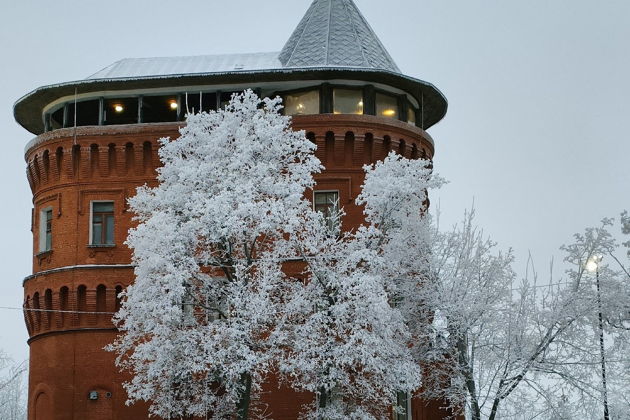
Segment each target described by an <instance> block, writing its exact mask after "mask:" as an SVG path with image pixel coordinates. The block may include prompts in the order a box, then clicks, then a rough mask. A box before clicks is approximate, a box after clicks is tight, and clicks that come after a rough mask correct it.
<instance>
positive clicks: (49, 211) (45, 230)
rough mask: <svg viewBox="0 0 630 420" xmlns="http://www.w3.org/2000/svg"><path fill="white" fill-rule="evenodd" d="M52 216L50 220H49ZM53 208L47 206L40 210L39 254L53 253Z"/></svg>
mask: <svg viewBox="0 0 630 420" xmlns="http://www.w3.org/2000/svg"><path fill="white" fill-rule="evenodd" d="M48 215H50V219H48ZM52 221H53V207H52V206H46V207H44V208H41V209H40V210H39V241H38V242H39V247H38V248H39V253H40V254H42V253H45V252H50V251H52ZM49 238H50V243H49Z"/></svg>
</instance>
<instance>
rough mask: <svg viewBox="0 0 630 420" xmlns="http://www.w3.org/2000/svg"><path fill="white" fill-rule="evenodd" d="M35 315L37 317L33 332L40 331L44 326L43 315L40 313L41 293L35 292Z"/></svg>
mask: <svg viewBox="0 0 630 420" xmlns="http://www.w3.org/2000/svg"><path fill="white" fill-rule="evenodd" d="M33 309H34V310H33V314H34V315H35V316H34V318H35V322H34V327H35V328H33V330H35V331H39V329H40V328H41V325H42V313H41V311H40V309H41V307H40V306H39V292H35V294H33Z"/></svg>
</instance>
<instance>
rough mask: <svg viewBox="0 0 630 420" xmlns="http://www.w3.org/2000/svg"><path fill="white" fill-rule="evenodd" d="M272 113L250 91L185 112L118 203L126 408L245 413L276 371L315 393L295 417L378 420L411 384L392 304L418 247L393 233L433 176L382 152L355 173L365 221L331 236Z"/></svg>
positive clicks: (307, 161) (301, 156)
mask: <svg viewBox="0 0 630 420" xmlns="http://www.w3.org/2000/svg"><path fill="white" fill-rule="evenodd" d="M280 106H281V105H280V100H279V99H274V100H270V99H264V100H262V101H261V100H259V99H258V98H257V97H256V96H255V95H254V94H253V93H252V92H250V91H248V92H245V93H244V94H242V95H239V96H235V97H234V98H233V99H232V101H231V102H230V105H229V106H228V107H227V109H225V110H219V111H217V112H210V113H207V114H206V113H202V114H197V115H189V116H188V118H187V125H186V127H184V128H182V129H181V130H180V134H181V136H180V137H179V138H178V139H177V140H175V141H171V140H170V139H162V141H161V142H162V147H161V148H160V152H159V153H160V158H161V160H162V162H163V167H162V168H160V169H159V171H158V185H157V186H156V187H154V188H148V187H143V188H141V189H139V191H138V194H137V195H136V196H135V197H134V198H133V199H131V200H130V205H131V208H132V210H133V211H134V212H135V213H136V214H137V220H138V222H139V224H138V227H137V228H135V229H132V230H131V231H130V233H129V237H128V241H127V243H128V244H129V246H130V247H131V248H132V249H133V251H134V253H133V262H134V264H135V265H136V268H135V274H136V281H135V282H134V284H133V285H132V286H130V287H129V288H128V289H127V290H126V292H125V294H124V297H125V299H124V300H123V305H122V308H121V310H120V312H119V313H118V315H117V317H116V319H117V321H118V325H119V327H120V329H121V332H122V334H121V335H120V337H119V338H118V339H117V341H116V342H115V343H114V344H113V345H112V346H111V348H112V349H113V350H115V351H116V352H117V353H118V358H117V363H118V365H119V366H120V367H121V368H123V369H127V370H129V371H130V372H131V373H132V374H133V379H132V380H131V381H130V382H129V383H127V384H126V385H125V386H126V389H127V392H128V394H129V400H130V402H134V401H138V400H143V401H149V402H150V404H151V406H150V407H151V408H150V409H151V412H152V413H153V414H156V415H159V416H161V417H165V418H172V417H177V416H184V415H209V416H212V418H217V419H218V418H225V417H226V416H232V415H234V413H236V414H237V416H238V417H239V418H242V419H244V418H247V417H248V416H249V415H251V414H252V413H253V412H254V411H255V410H252V407H250V402H251V401H255V400H256V398H257V396H258V394H259V391H260V387H261V384H262V383H264V382H265V380H266V379H267V378H268V376H269V374H270V373H274V374H277V375H280V379H281V381H283V382H284V383H286V384H287V385H289V386H290V387H292V388H294V389H296V390H300V391H310V392H312V393H313V395H314V396H315V399H314V402H313V404H312V405H311V406H309V407H304V410H303V414H304V417H306V418H318V419H319V418H324V419H330V420H333V419H347V418H356V419H380V418H383V417H384V416H389V415H390V412H391V409H392V407H393V406H395V405H396V394H397V393H399V392H404V393H410V392H412V391H414V390H416V389H417V388H418V387H419V386H420V376H421V375H420V368H419V365H418V364H417V362H416V360H415V359H414V357H413V351H412V348H413V343H414V342H415V341H416V338H415V337H414V336H413V334H412V331H411V330H410V328H409V318H408V316H407V314H406V312H405V311H403V310H402V300H403V299H402V297H403V296H404V295H405V293H406V292H405V288H409V286H410V284H412V283H413V287H415V286H418V284H419V283H418V281H419V280H418V277H417V276H416V277H412V276H407V277H408V278H409V279H412V280H411V281H409V280H405V279H406V278H405V277H404V276H401V275H399V273H398V272H397V270H398V268H400V267H403V266H405V264H406V263H405V262H404V261H403V260H404V258H403V259H401V257H402V254H401V255H398V252H399V251H400V249H401V247H404V244H403V242H404V241H407V242H408V243H409V244H411V242H413V241H415V242H414V243H415V244H417V245H420V244H422V245H423V246H426V240H425V239H423V235H424V233H425V231H423V230H417V229H415V230H414V231H412V232H409V231H407V229H408V228H409V227H412V225H413V224H414V223H418V224H423V223H425V222H424V220H423V219H424V215H425V210H426V203H427V201H426V190H427V188H431V187H433V186H437V185H439V184H440V182H441V181H440V180H439V179H437V178H435V179H434V178H432V175H431V169H430V164H429V162H427V161H422V160H416V161H411V160H408V159H404V158H401V157H399V156H396V155H395V154H392V155H390V156H389V157H387V159H385V161H384V162H380V163H378V164H376V165H375V166H372V167H366V179H365V184H364V186H363V193H362V194H361V196H360V197H359V198H358V199H357V203H358V204H359V205H362V206H364V208H365V214H366V223H365V224H364V225H363V226H361V227H360V228H359V229H358V230H356V231H354V232H346V233H343V234H342V233H340V231H339V230H338V229H337V227H338V226H339V220H340V217H341V213H340V214H333V215H323V214H320V213H317V212H315V211H314V210H313V209H312V206H311V205H310V203H309V202H308V201H307V200H306V199H305V191H306V190H307V189H309V188H311V187H312V186H313V184H314V182H313V178H312V174H313V173H316V172H318V171H319V170H320V169H321V166H320V163H319V161H318V160H317V159H316V158H315V157H314V154H313V152H314V149H315V145H314V144H312V143H311V142H310V141H308V140H307V139H306V138H305V136H304V132H293V131H292V130H291V129H290V126H289V123H290V118H289V117H285V116H282V115H280V114H279V113H278V110H279V109H280ZM330 217H332V218H333V219H334V220H333V221H331V220H330V219H329V218H330ZM331 227H332V229H331ZM412 239H413V241H412ZM407 255H409V253H408V252H407ZM289 262H290V264H289ZM296 267H297V268H296ZM406 270H407V271H409V272H410V273H411V272H412V271H413V272H414V275H416V273H415V271H418V270H419V269H418V265H413V267H412V268H410V267H407V268H406Z"/></svg>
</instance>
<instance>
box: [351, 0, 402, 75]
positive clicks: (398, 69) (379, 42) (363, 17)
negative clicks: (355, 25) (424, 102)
mask: <svg viewBox="0 0 630 420" xmlns="http://www.w3.org/2000/svg"><path fill="white" fill-rule="evenodd" d="M350 1H352V0H350ZM355 9H356V11H357V14H358V15H359V18H361V20H362V21H363V23H364V24H365V25H366V26H367V28H368V29H369V30H370V31H371V32H372V34H373V35H374V39H375V40H376V42H378V45H379V46H380V47H381V50H383V53H385V55H386V56H387V58H388V59H389V62H390V63H391V64H392V65H393V66H394V70H396V71H397V72H398V73H400V68H398V64H396V62H395V61H394V59H393V58H392V56H391V55H390V54H389V51H387V48H385V45H383V43H382V42H381V39H380V38H379V37H378V35H376V32H375V31H374V28H372V25H370V23H369V22H368V21H367V19H366V18H365V16H363V13H362V12H361V10H359V8H358V7H356V5H355Z"/></svg>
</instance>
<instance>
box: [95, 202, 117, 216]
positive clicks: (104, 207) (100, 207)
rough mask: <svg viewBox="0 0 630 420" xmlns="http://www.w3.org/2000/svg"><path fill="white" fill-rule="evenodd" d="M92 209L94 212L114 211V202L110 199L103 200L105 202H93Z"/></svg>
mask: <svg viewBox="0 0 630 420" xmlns="http://www.w3.org/2000/svg"><path fill="white" fill-rule="evenodd" d="M92 211H93V212H94V213H97V212H98V213H106V212H113V211H114V203H112V202H111V201H105V202H98V201H97V202H94V203H92Z"/></svg>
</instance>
